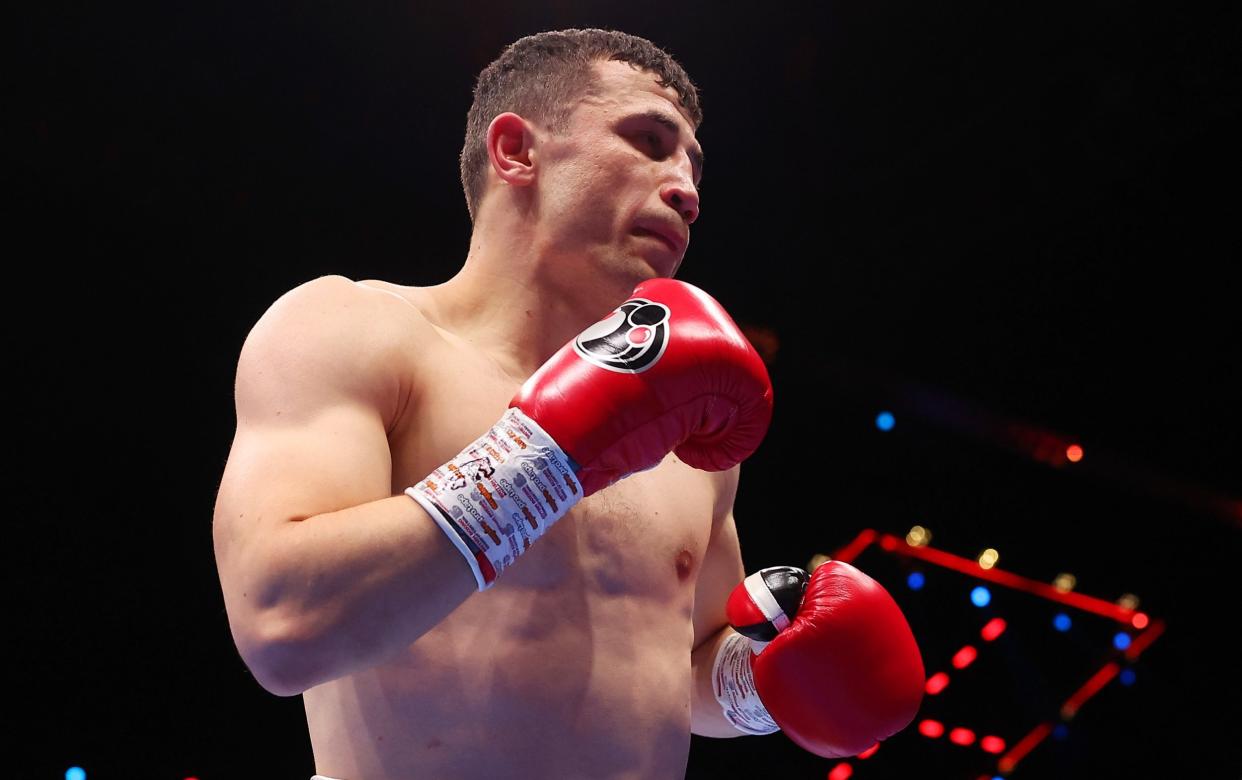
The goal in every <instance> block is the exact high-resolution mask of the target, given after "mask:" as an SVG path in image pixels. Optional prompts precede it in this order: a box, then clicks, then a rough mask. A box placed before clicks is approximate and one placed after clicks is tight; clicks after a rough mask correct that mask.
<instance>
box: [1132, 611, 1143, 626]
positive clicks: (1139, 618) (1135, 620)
mask: <svg viewBox="0 0 1242 780" xmlns="http://www.w3.org/2000/svg"><path fill="white" fill-rule="evenodd" d="M1130 625H1132V626H1134V627H1135V628H1138V629H1143V628H1147V616H1146V615H1144V614H1143V613H1142V612H1135V613H1134V617H1132V618H1130Z"/></svg>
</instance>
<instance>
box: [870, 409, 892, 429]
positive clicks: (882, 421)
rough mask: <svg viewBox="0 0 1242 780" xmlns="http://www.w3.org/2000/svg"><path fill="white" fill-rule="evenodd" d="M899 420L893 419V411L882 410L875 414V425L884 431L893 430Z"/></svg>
mask: <svg viewBox="0 0 1242 780" xmlns="http://www.w3.org/2000/svg"><path fill="white" fill-rule="evenodd" d="M896 424H897V421H896V420H895V419H893V413H892V412H880V413H879V414H877V415H876V416H875V427H877V428H879V429H880V430H882V431H891V430H892V429H893V426H894V425H896Z"/></svg>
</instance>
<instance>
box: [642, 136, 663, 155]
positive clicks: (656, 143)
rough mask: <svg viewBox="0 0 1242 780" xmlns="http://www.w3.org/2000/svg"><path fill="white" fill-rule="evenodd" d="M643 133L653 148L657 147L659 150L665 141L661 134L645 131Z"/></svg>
mask: <svg viewBox="0 0 1242 780" xmlns="http://www.w3.org/2000/svg"><path fill="white" fill-rule="evenodd" d="M643 135H644V138H645V139H646V141H647V143H648V144H650V145H651V148H652V149H655V150H657V151H658V150H659V149H660V148H661V147H662V146H663V142H662V141H661V140H660V136H658V135H656V134H655V133H644V134H643Z"/></svg>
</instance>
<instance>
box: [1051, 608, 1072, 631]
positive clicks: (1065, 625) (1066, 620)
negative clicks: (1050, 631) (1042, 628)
mask: <svg viewBox="0 0 1242 780" xmlns="http://www.w3.org/2000/svg"><path fill="white" fill-rule="evenodd" d="M1052 625H1053V627H1055V628H1056V630H1057V631H1062V632H1064V631H1069V630H1070V627H1071V626H1073V625H1074V621H1072V620H1070V616H1069V615H1067V614H1065V613H1064V612H1058V613H1057V615H1056V617H1054V618H1053V619H1052Z"/></svg>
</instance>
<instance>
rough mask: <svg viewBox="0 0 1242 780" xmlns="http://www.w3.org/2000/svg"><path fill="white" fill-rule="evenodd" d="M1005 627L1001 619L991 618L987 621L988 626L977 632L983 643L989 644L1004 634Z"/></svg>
mask: <svg viewBox="0 0 1242 780" xmlns="http://www.w3.org/2000/svg"><path fill="white" fill-rule="evenodd" d="M1005 627H1006V624H1005V621H1004V620H1003V619H1001V618H992V619H991V620H989V621H988V624H987V625H986V626H984V627H983V630H982V631H980V632H979V635H980V636H982V637H983V641H984V642H991V641H992V640H993V639H995V638H996V637H998V636H1000V635H1001V634H1003V633H1005Z"/></svg>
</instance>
